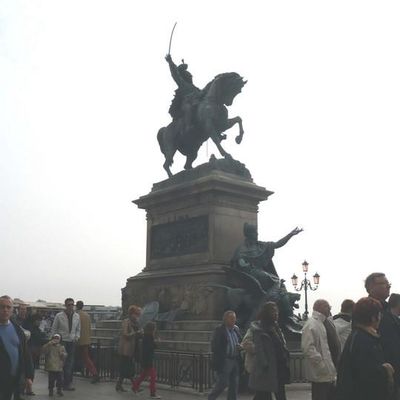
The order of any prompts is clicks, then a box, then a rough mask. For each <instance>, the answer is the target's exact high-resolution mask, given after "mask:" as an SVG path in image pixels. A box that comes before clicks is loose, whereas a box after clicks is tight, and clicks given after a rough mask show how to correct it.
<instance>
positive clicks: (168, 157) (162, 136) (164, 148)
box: [157, 127, 175, 177]
mask: <svg viewBox="0 0 400 400" xmlns="http://www.w3.org/2000/svg"><path fill="white" fill-rule="evenodd" d="M167 134H168V128H166V127H162V128H161V129H160V130H159V131H158V133H157V140H158V144H159V145H160V150H161V152H162V153H163V154H164V157H165V162H164V164H163V167H164V169H165V170H166V171H167V174H168V176H169V177H171V176H172V172H171V170H170V169H169V167H170V166H171V165H172V163H173V156H174V153H175V152H171V150H170V149H169V146H168V137H167Z"/></svg>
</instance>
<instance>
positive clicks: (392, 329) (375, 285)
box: [365, 272, 400, 399]
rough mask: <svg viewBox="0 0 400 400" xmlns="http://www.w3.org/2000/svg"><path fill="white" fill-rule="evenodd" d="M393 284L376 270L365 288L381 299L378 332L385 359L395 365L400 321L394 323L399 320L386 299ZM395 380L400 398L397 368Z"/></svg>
mask: <svg viewBox="0 0 400 400" xmlns="http://www.w3.org/2000/svg"><path fill="white" fill-rule="evenodd" d="M391 286H392V285H391V284H390V283H389V281H388V279H387V278H386V275H385V274H384V273H383V272H374V273H372V274H370V275H368V276H367V279H365V289H366V290H367V292H368V295H369V297H372V298H374V299H376V300H379V301H380V303H381V304H382V307H383V313H382V319H381V322H380V325H379V328H378V333H379V335H380V341H381V345H382V348H383V353H384V356H385V361H386V362H389V363H392V365H393V366H398V365H400V359H399V358H400V343H399V340H398V338H400V326H399V324H398V323H393V322H397V321H396V320H394V316H393V314H392V312H391V309H392V307H391V306H390V305H389V303H388V302H387V301H386V299H387V298H388V297H389V295H390V287H391ZM392 303H394V300H392ZM392 305H393V304H392ZM394 339H395V340H394ZM395 381H396V382H395V385H396V387H397V394H396V395H397V397H396V399H398V398H400V376H399V373H398V371H396V370H395Z"/></svg>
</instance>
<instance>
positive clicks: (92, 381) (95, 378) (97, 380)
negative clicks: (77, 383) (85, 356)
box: [90, 375, 100, 383]
mask: <svg viewBox="0 0 400 400" xmlns="http://www.w3.org/2000/svg"><path fill="white" fill-rule="evenodd" d="M97 382H100V377H99V376H98V375H94V376H93V378H92V380H91V381H90V383H97Z"/></svg>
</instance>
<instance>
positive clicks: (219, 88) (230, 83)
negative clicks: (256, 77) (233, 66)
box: [208, 72, 247, 106]
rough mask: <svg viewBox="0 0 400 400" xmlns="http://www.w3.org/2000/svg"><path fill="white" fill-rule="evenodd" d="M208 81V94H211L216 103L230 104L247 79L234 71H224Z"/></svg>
mask: <svg viewBox="0 0 400 400" xmlns="http://www.w3.org/2000/svg"><path fill="white" fill-rule="evenodd" d="M210 83H211V85H210V86H209V90H208V94H209V95H210V96H213V97H214V98H215V101H216V102H217V103H219V104H225V105H227V106H230V105H232V103H233V99H234V98H235V96H236V95H237V94H238V93H240V92H241V91H242V87H243V86H244V85H245V84H246V83H247V81H244V80H243V78H242V77H241V76H240V75H239V74H237V73H236V72H225V73H223V74H219V75H217V76H216V77H215V78H214V80H213V81H212V82H210Z"/></svg>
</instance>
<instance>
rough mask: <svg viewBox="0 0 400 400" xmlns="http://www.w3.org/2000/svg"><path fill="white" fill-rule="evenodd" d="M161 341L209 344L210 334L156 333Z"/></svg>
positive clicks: (190, 332) (187, 332)
mask: <svg viewBox="0 0 400 400" xmlns="http://www.w3.org/2000/svg"><path fill="white" fill-rule="evenodd" d="M158 333H159V335H160V338H161V340H175V341H184V342H191V341H193V342H210V340H211V336H212V332H209V331H175V330H160V331H158Z"/></svg>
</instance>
